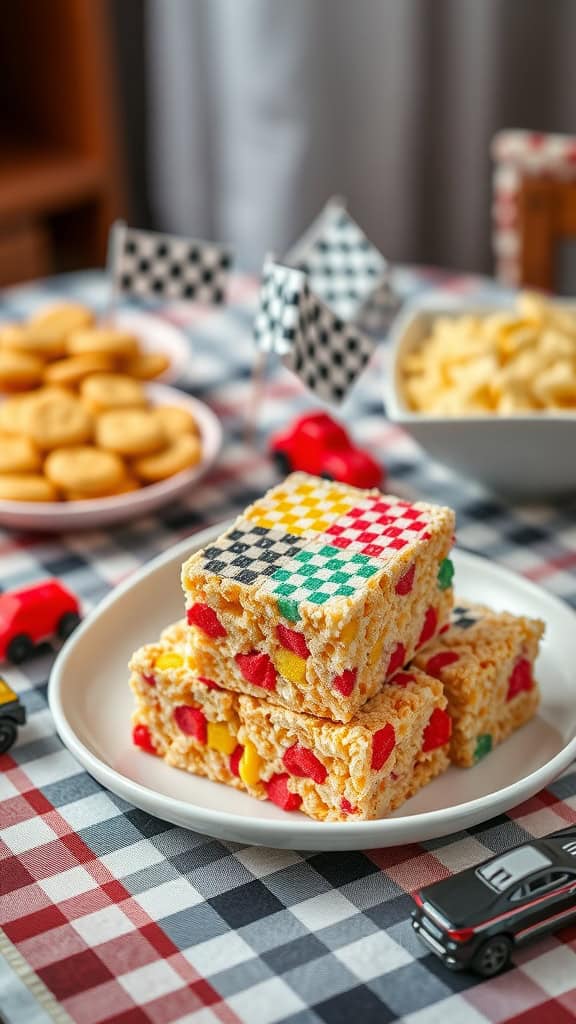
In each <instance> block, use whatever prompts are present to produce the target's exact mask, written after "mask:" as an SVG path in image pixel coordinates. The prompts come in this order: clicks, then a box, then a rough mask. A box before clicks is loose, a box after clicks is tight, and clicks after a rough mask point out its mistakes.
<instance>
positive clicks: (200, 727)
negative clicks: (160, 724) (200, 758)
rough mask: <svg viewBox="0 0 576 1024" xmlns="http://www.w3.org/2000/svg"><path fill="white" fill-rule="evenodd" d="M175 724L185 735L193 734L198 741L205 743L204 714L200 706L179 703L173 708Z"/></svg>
mask: <svg viewBox="0 0 576 1024" xmlns="http://www.w3.org/2000/svg"><path fill="white" fill-rule="evenodd" d="M174 720H175V722H176V725H177V726H178V728H179V729H181V730H182V732H185V733H186V735H187V736H193V737H194V739H195V740H198V742H199V743H206V715H205V714H204V712H203V711H200V708H192V707H190V705H189V704H179V705H178V707H177V708H174Z"/></svg>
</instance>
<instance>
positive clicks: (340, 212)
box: [286, 197, 398, 332]
mask: <svg viewBox="0 0 576 1024" xmlns="http://www.w3.org/2000/svg"><path fill="white" fill-rule="evenodd" d="M286 262H287V263H288V264H289V265H290V266H294V267H298V268H299V269H301V270H304V271H305V272H306V273H307V274H308V281H309V285H310V288H311V290H312V291H313V292H314V293H315V294H316V295H318V296H319V298H321V299H322V300H323V302H325V303H326V305H327V306H329V307H330V309H332V310H333V312H334V313H336V315H337V316H339V317H340V318H341V319H342V320H346V321H350V322H354V323H355V324H356V325H357V326H358V327H361V328H362V329H364V330H370V331H375V332H382V331H383V330H385V329H386V327H387V326H388V324H389V322H390V319H391V317H392V315H393V314H394V313H395V311H396V309H397V308H398V299H397V297H396V296H395V294H394V292H393V289H392V286H391V283H390V269H389V265H388V262H387V260H385V259H384V257H383V256H382V254H381V253H380V252H379V250H378V249H377V248H376V246H375V245H373V244H372V242H370V241H369V239H368V238H367V237H366V235H365V234H364V232H363V231H362V228H361V227H360V226H359V225H358V224H357V223H356V221H355V220H354V219H353V218H352V217H351V216H350V214H349V213H348V212H347V210H346V207H345V205H344V202H343V201H342V200H341V199H339V198H336V197H334V198H332V199H330V200H329V201H328V203H327V204H326V206H325V207H324V209H323V210H322V211H321V213H320V214H319V216H318V217H317V218H316V220H315V221H314V222H313V224H312V225H311V227H310V228H309V229H308V231H307V232H306V233H305V234H304V236H303V237H302V238H301V239H300V241H299V242H297V244H296V245H295V246H294V247H293V248H292V249H291V250H290V252H289V253H288V255H287V256H286Z"/></svg>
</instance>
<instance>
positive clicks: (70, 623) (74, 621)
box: [58, 612, 81, 640]
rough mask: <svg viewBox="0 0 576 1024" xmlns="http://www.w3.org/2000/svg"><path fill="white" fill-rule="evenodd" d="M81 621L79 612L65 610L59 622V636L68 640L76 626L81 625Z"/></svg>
mask: <svg viewBox="0 0 576 1024" xmlns="http://www.w3.org/2000/svg"><path fill="white" fill-rule="evenodd" d="M80 621H81V620H80V616H79V615H78V612H64V615H62V617H61V618H60V620H59V622H58V636H59V637H61V638H62V640H67V639H68V637H69V636H70V634H71V633H73V632H74V630H75V629H76V626H79V625H80Z"/></svg>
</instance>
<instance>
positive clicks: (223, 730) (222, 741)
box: [206, 722, 236, 754]
mask: <svg viewBox="0 0 576 1024" xmlns="http://www.w3.org/2000/svg"><path fill="white" fill-rule="evenodd" d="M206 741H207V743H208V746H209V747H211V749H212V750H219V751H220V753H221V754H231V753H232V752H233V751H234V750H235V749H236V737H235V736H233V735H232V733H231V732H230V730H229V728H228V726H227V725H225V724H224V722H208V727H207V730H206Z"/></svg>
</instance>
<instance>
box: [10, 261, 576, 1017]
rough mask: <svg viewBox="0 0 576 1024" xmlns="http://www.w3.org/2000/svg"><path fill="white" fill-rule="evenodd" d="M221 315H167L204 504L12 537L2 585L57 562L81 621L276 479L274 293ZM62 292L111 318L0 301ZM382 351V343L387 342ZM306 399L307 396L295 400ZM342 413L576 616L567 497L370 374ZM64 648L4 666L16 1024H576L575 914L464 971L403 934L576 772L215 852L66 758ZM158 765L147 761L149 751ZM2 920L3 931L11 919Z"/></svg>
mask: <svg viewBox="0 0 576 1024" xmlns="http://www.w3.org/2000/svg"><path fill="white" fill-rule="evenodd" d="M394 275H395V284H396V286H397V287H398V290H399V291H400V292H401V293H402V296H403V298H405V299H413V298H415V297H418V298H422V297H423V296H424V295H425V293H426V292H427V291H429V290H430V288H431V287H433V288H434V289H437V288H438V287H439V286H440V285H441V284H442V285H443V287H444V289H445V290H446V291H447V294H448V295H449V296H450V295H451V294H457V295H460V296H462V295H465V296H467V297H469V298H470V299H471V300H472V301H473V302H479V303H482V302H484V301H489V300H490V299H493V298H494V296H495V293H496V295H499V296H500V297H501V295H502V292H501V291H499V290H498V289H497V288H496V287H495V286H494V284H493V283H492V284H489V283H488V282H484V283H482V282H481V281H480V279H478V278H465V277H462V276H458V277H449V276H448V275H440V274H439V273H434V275H432V274H431V275H430V276H429V277H428V276H426V275H425V274H424V273H422V272H421V273H416V272H415V271H412V270H410V269H408V268H406V269H401V270H400V269H395V271H394ZM234 295H235V301H234V304H233V305H228V306H226V308H225V310H214V311H213V312H212V313H210V314H209V315H208V316H206V315H205V314H204V312H203V311H202V312H200V311H199V310H198V309H196V308H195V307H194V306H189V307H179V308H178V309H173V310H170V309H167V310H166V311H164V312H163V314H162V315H163V316H165V317H166V319H167V320H168V321H169V322H172V323H176V324H178V325H180V326H181V327H182V328H183V329H184V330H185V331H186V332H187V334H188V336H189V338H190V342H191V345H192V347H193V351H194V362H193V365H191V368H190V379H189V381H188V382H186V381H184V384H185V385H186V384H187V386H188V388H189V390H190V391H191V392H192V393H194V394H195V395H199V396H200V397H201V398H203V399H204V400H205V401H208V402H209V403H210V405H212V407H213V408H214V409H215V410H216V411H217V412H218V414H219V415H220V416H221V418H222V419H223V424H224V429H225V433H226V437H227V444H226V445H225V448H224V450H223V452H222V456H221V458H220V460H219V462H218V464H217V465H216V466H215V467H214V468H213V470H212V471H211V472H210V473H209V474H208V476H206V477H204V478H203V479H202V480H200V481H198V483H197V485H196V486H195V487H194V489H193V491H192V492H191V493H190V495H189V496H188V497H187V498H186V499H184V500H182V501H180V502H178V503H176V504H172V505H169V506H167V507H166V508H165V509H163V510H161V511H160V512H159V513H157V514H155V515H152V516H147V517H145V518H143V519H140V520H138V521H134V522H131V523H127V524H124V525H119V526H117V527H112V528H109V529H107V530H93V531H87V532H85V533H82V534H78V533H76V534H70V535H66V536H62V537H56V536H40V535H31V536H26V535H25V534H22V533H17V534H9V533H6V532H1V531H0V550H1V558H2V573H1V576H2V586H3V587H4V588H6V589H10V588H16V587H19V586H24V585H26V584H28V583H31V582H32V581H34V580H37V579H39V578H41V577H42V576H46V575H55V576H58V577H60V578H61V579H62V581H63V583H64V584H66V585H67V586H68V587H70V588H71V589H72V590H73V591H74V592H75V593H76V594H78V596H79V597H80V599H81V600H82V602H83V605H84V608H85V610H86V611H89V610H90V609H91V608H93V607H94V605H95V604H96V602H97V601H98V600H100V599H101V598H102V597H104V595H105V594H106V593H107V592H109V591H110V590H111V589H112V588H113V587H115V586H117V585H118V584H119V583H120V582H121V580H123V579H125V578H126V576H127V575H128V574H129V573H131V572H134V571H135V570H136V569H138V568H139V567H140V566H141V565H143V564H145V563H146V562H148V561H150V559H152V558H153V557H154V556H155V555H157V554H159V553H160V552H161V551H163V550H165V549H166V548H167V547H168V546H169V545H170V544H173V543H175V542H176V541H178V540H179V539H181V538H182V537H184V536H188V535H189V534H190V533H192V532H194V531H195V530H197V529H200V528H201V527H203V526H206V525H208V524H210V523H216V522H218V521H221V520H223V519H226V518H229V517H230V516H231V515H233V514H237V513H238V512H239V511H240V510H241V509H242V508H244V507H246V505H247V504H248V503H249V502H251V501H254V500H255V499H256V498H257V497H258V496H259V495H261V494H262V493H263V492H264V491H265V490H267V489H268V488H269V487H271V486H272V485H273V484H274V483H275V482H276V481H277V477H276V474H275V471H274V467H273V465H272V464H271V462H270V460H269V459H268V458H267V457H266V455H265V454H264V452H265V445H264V439H265V437H266V436H268V434H269V433H270V432H271V431H273V430H278V429H280V427H281V426H283V425H285V423H286V422H287V420H289V418H290V417H291V416H293V415H295V414H296V412H297V411H298V410H299V408H301V397H302V396H301V394H300V392H299V389H298V387H297V386H296V383H295V382H292V381H290V379H284V380H278V381H273V382H271V383H270V385H269V392H268V395H267V400H266V401H265V402H264V404H263V407H262V412H261V417H260V424H259V426H260V437H259V439H258V442H257V444H256V445H255V446H247V445H246V444H245V443H244V441H243V437H244V410H245V407H246V403H247V402H248V401H249V398H250V394H251V386H250V368H251V365H252V361H253V354H254V345H253V339H252V337H251V333H250V329H251V323H252V319H253V316H254V311H255V308H256V300H257V290H256V288H255V286H254V284H253V281H252V280H251V279H248V278H241V277H237V278H236V279H235V281H234ZM58 299H69V300H71V301H78V302H89V303H90V304H93V305H94V308H95V309H97V310H102V311H103V310H104V309H105V308H106V303H107V300H108V284H107V281H106V278H105V277H104V275H101V274H100V275H99V274H89V273H86V274H80V275H70V276H66V277H61V278H58V279H54V280H52V281H45V282H42V283H39V284H37V285H34V286H31V285H28V286H26V287H25V288H22V289H11V290H9V291H7V292H4V293H2V294H0V313H1V314H2V317H3V319H14V318H21V317H26V316H28V315H29V314H31V313H32V312H33V311H34V310H35V309H38V308H39V307H40V306H42V305H46V304H48V303H49V302H54V301H57V300H58ZM376 358H377V359H378V358H379V354H377V355H376ZM299 403H300V405H299ZM348 421H349V422H350V423H351V424H353V425H354V432H355V436H356V437H357V439H358V440H359V442H360V443H362V444H365V445H368V446H370V447H372V448H373V449H374V450H376V451H378V453H379V454H381V456H382V458H383V459H384V461H385V463H386V465H387V468H388V473H389V479H388V486H389V488H390V490H391V491H392V492H395V493H400V494H402V495H403V496H404V497H406V498H407V499H412V500H414V498H415V496H416V495H418V496H425V497H426V499H427V500H430V501H435V502H438V503H440V504H448V505H452V506H453V507H454V508H455V509H456V511H457V517H458V542H459V544H460V545H461V546H462V547H463V548H465V549H468V550H472V551H479V552H481V553H482V554H483V555H484V556H485V557H486V558H489V559H491V560H492V561H495V562H499V563H500V564H503V565H507V566H508V567H509V568H512V569H514V570H515V571H516V572H521V573H523V574H525V575H526V576H527V577H528V578H530V579H532V580H534V581H535V582H538V583H540V584H541V585H543V586H545V587H546V588H548V589H550V590H552V591H554V592H555V593H556V594H557V595H558V596H560V597H563V598H565V599H566V600H568V601H569V602H570V603H571V604H573V605H574V606H576V577H575V574H574V569H575V568H576V553H575V550H574V513H575V508H574V503H573V502H563V503H562V504H558V505H556V507H554V506H552V505H550V506H547V505H545V504H544V503H540V504H539V505H538V506H535V507H532V506H523V507H511V506H508V505H506V504H504V503H503V502H502V501H500V500H499V499H498V498H496V497H494V496H493V495H490V494H488V493H487V492H486V491H484V490H482V489H481V488H480V487H478V486H476V485H474V484H473V483H471V482H469V481H466V480H465V479H463V478H460V477H456V476H455V475H453V474H452V473H451V472H450V471H449V470H447V469H445V468H444V467H442V466H440V465H438V464H435V463H433V462H432V461H430V460H428V459H426V458H425V457H424V456H423V453H422V451H421V449H419V448H418V447H417V446H416V445H415V444H414V443H413V442H412V441H411V439H410V438H409V437H408V435H407V434H405V433H404V432H402V431H401V430H399V429H398V427H397V426H395V425H394V424H390V423H388V422H387V421H386V420H384V419H383V417H382V409H381V398H380V384H379V378H378V375H377V374H370V375H366V378H365V380H364V381H363V386H362V388H357V389H356V390H355V392H354V393H353V395H352V396H351V399H350V410H349V414H348ZM51 664H52V656H51V654H50V653H48V652H46V651H44V653H41V654H38V656H37V657H35V658H33V659H32V660H30V661H29V662H26V664H25V665H24V666H22V667H20V668H18V669H14V668H11V667H8V666H3V667H2V671H3V673H4V674H5V675H6V676H7V678H8V681H9V683H10V685H11V686H13V688H14V689H15V690H16V691H17V692H18V694H19V696H20V698H21V700H22V702H23V703H24V705H25V706H26V710H27V714H28V723H27V725H25V726H24V727H23V728H22V729H21V730H20V736H19V740H18V743H17V744H16V746H15V747H14V748H13V749H12V751H11V752H10V755H4V757H3V758H2V759H0V830H1V837H0V884H1V885H2V887H3V888H2V896H0V925H1V926H2V927H1V928H0V951H1V953H2V954H3V957H4V959H2V956H0V1014H1V1016H2V1017H3V1018H4V1020H5V1021H6V1024H50V1022H51V1021H52V1022H54V1021H57V1022H58V1024H64V1021H66V1024H69V1021H70V1020H72V1021H73V1022H74V1024H349V1022H350V1020H355V1019H358V1020H359V1021H360V1020H361V1021H362V1024H396V1022H398V1024H400V1022H402V1024H433V1022H438V1021H441V1022H442V1024H505V1022H512V1021H513V1022H514V1024H574V1018H575V1015H576V983H575V978H576V928H574V927H573V926H572V927H565V928H563V929H561V930H560V931H558V932H557V933H556V934H555V935H550V936H548V937H546V938H545V939H543V940H542V941H540V942H536V943H534V944H530V945H528V946H526V947H525V948H524V949H523V950H520V951H518V952H515V953H514V955H513V966H512V967H511V969H510V970H509V971H507V972H506V974H505V975H503V976H502V977H500V978H496V979H494V980H492V981H481V980H480V979H479V978H476V977H475V976H474V975H470V974H451V973H450V972H449V971H447V970H446V969H445V968H444V967H443V966H442V964H441V963H440V962H439V960H437V958H436V957H435V956H434V955H433V954H432V953H431V952H428V950H427V949H426V948H425V947H424V946H423V945H421V943H420V942H419V941H418V939H417V937H416V936H415V935H414V934H413V932H412V928H411V925H410V911H411V909H412V906H413V904H412V900H411V898H410V893H411V892H413V891H414V890H415V889H417V888H419V887H420V886H423V885H426V884H428V883H431V882H434V881H436V880H438V879H440V878H444V877H447V876H449V875H451V874H452V873H453V872H455V871H458V870H460V869H461V868H465V867H470V866H472V865H474V864H477V863H479V862H480V861H481V860H483V859H484V858H485V857H487V856H489V855H490V854H491V853H500V852H502V851H503V850H506V849H509V848H510V847H512V846H513V845H515V844H517V843H520V842H522V841H523V840H524V839H527V838H529V837H530V836H535V835H538V836H540V835H544V834H546V833H548V832H552V831H553V830H554V829H558V828H562V827H564V826H565V825H567V824H568V823H569V822H574V821H576V768H575V767H574V766H572V767H571V768H570V769H568V770H567V771H566V772H565V773H564V775H563V776H562V777H561V778H559V779H557V780H556V782H554V783H552V784H551V785H550V786H549V787H548V788H547V789H546V790H544V791H542V792H541V793H539V794H538V795H537V796H536V797H534V798H532V799H531V800H529V801H527V802H526V803H524V804H522V805H521V806H519V807H516V808H514V810H513V811H511V812H509V813H508V814H503V815H500V816H499V817H498V818H496V819H494V820H493V821H489V822H486V823H485V824H481V825H476V826H472V827H470V828H469V829H467V830H466V831H462V832H459V833H457V834H455V835H452V836H446V837H445V838H443V839H436V840H430V841H427V842H423V843H414V844H411V845H410V846H402V847H395V848H393V849H384V850H367V851H365V852H364V853H360V852H358V853H328V852H327V853H316V854H310V853H308V854H306V853H304V852H296V851H281V850H269V849H261V848H251V847H246V846H242V845H240V844H238V843H231V842H230V843H229V842H220V841H218V840H215V839H211V838H210V837H209V836H203V835H200V834H198V833H195V832H188V831H186V830H184V829H181V828H177V827H175V826H173V825H170V824H168V823H167V822H165V821H161V820H160V819H158V818H153V817H151V816H150V815H148V814H146V813H144V812H143V811H140V810H137V809H136V808H134V807H132V806H131V805H130V804H127V803H125V802H124V801H123V800H121V799H120V798H119V797H116V796H115V795H114V794H113V793H109V792H107V791H106V790H104V789H102V788H101V787H100V786H99V785H98V783H97V782H96V781H95V780H94V779H92V778H91V777H90V776H89V775H87V774H86V772H84V771H83V770H82V769H81V767H80V765H79V764H78V762H77V761H76V760H75V759H74V758H73V757H72V755H71V754H69V753H68V751H67V750H66V749H65V748H63V746H62V744H61V742H60V740H59V739H58V737H57V735H56V732H55V730H54V724H53V721H52V719H51V716H50V713H49V711H48V709H47V704H46V682H47V677H48V672H49V670H50V666H51ZM142 756H145V755H142ZM2 929H3V930H2Z"/></svg>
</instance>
